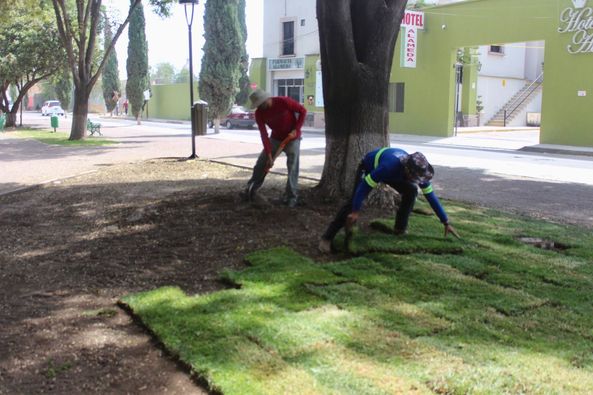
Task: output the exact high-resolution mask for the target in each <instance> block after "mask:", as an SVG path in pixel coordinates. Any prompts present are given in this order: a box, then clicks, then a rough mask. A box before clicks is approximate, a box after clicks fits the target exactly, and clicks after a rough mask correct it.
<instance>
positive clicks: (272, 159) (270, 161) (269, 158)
mask: <svg viewBox="0 0 593 395" xmlns="http://www.w3.org/2000/svg"><path fill="white" fill-rule="evenodd" d="M266 167H267V168H268V169H271V168H272V167H274V158H273V157H272V154H268V163H266Z"/></svg>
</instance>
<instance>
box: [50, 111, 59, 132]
mask: <svg viewBox="0 0 593 395" xmlns="http://www.w3.org/2000/svg"><path fill="white" fill-rule="evenodd" d="M50 120H51V127H52V128H54V132H55V131H56V128H57V127H58V126H59V122H58V116H57V115H56V114H53V115H52V116H51V118H50Z"/></svg>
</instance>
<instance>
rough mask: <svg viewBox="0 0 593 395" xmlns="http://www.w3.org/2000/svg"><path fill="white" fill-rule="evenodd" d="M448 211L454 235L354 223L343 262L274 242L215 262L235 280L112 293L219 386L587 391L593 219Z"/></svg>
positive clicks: (423, 226)
mask: <svg viewBox="0 0 593 395" xmlns="http://www.w3.org/2000/svg"><path fill="white" fill-rule="evenodd" d="M447 208H448V211H449V213H450V214H451V217H452V218H453V219H454V225H455V226H456V228H457V230H458V231H459V232H460V234H461V236H462V240H453V239H443V238H442V233H441V232H442V226H441V225H440V224H439V223H438V220H437V219H436V218H435V217H434V216H432V217H431V216H422V215H413V216H412V218H411V220H410V234H409V235H406V236H403V237H397V238H396V237H395V236H392V235H388V234H386V233H384V232H377V231H371V230H368V229H365V230H360V231H358V232H356V233H355V234H354V236H353V238H352V242H351V245H350V252H351V253H353V254H355V255H356V257H352V258H351V259H347V260H343V261H340V262H334V263H325V264H320V263H316V262H313V261H311V260H309V259H308V258H306V257H303V256H301V255H299V254H298V253H296V252H294V251H292V250H290V249H287V248H275V249H271V250H268V251H260V252H257V253H254V254H252V255H249V256H248V257H247V260H248V262H249V263H250V266H249V267H248V268H247V269H245V270H243V271H239V272H225V273H224V274H223V276H224V277H225V279H226V280H229V281H232V282H233V283H235V284H238V285H240V288H238V289H229V290H225V291H221V292H216V293H213V294H207V295H199V296H187V295H186V294H185V293H184V292H183V291H182V290H180V289H178V288H175V287H166V288H161V289H157V290H153V291H149V292H145V293H140V294H135V295H128V296H126V297H125V298H123V299H122V302H123V303H125V304H127V306H128V307H129V308H130V309H131V310H132V311H133V312H134V314H136V315H137V316H138V317H139V318H140V319H141V320H142V322H143V323H144V324H145V325H146V326H147V327H149V328H150V330H151V331H152V332H153V333H154V334H155V335H156V336H157V337H158V338H159V340H160V341H162V343H163V344H164V346H165V347H166V348H167V349H168V350H170V351H171V353H173V354H174V355H177V356H178V357H179V358H180V359H181V360H182V361H184V362H185V363H187V364H188V365H189V366H191V368H192V369H193V370H194V371H195V372H196V373H197V374H198V375H200V376H201V377H203V378H204V379H205V380H207V382H208V383H209V385H210V386H211V388H212V389H215V390H218V391H221V392H223V393H225V394H342V393H346V394H393V393H439V394H465V393H477V394H503V393H513V394H514V393H518V394H519V393H520V394H524V393H525V394H560V393H565V394H591V393H592V391H593V248H592V247H591V246H592V245H593V236H591V234H590V232H587V231H584V230H583V229H578V228H574V227H565V226H560V225H555V224H549V223H545V222H541V221H534V220H523V219H521V218H518V217H516V216H509V215H505V214H500V213H498V212H495V211H491V210H483V209H476V208H472V207H466V206H463V205H455V204H453V203H450V202H448V204H447ZM380 222H383V225H379V226H378V227H379V228H382V229H384V230H385V229H390V228H391V227H392V226H393V220H391V222H389V221H387V222H385V221H380ZM525 236H529V237H532V238H542V239H545V240H552V241H555V242H558V243H561V244H562V245H563V246H565V247H568V248H566V249H563V250H557V251H556V250H543V249H540V248H537V247H534V246H532V245H528V244H525V243H523V242H521V241H520V240H519V239H520V237H525ZM335 244H336V247H337V248H338V249H341V248H343V240H336V243H335Z"/></svg>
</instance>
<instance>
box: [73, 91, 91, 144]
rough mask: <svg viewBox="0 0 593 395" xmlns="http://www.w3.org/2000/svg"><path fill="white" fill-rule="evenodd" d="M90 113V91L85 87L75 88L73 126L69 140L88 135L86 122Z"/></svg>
mask: <svg viewBox="0 0 593 395" xmlns="http://www.w3.org/2000/svg"><path fill="white" fill-rule="evenodd" d="M88 113H89V92H88V91H87V90H86V89H84V87H75V88H74V108H73V109H72V128H71V129H70V138H69V140H80V139H83V138H84V137H86V122H87V117H88Z"/></svg>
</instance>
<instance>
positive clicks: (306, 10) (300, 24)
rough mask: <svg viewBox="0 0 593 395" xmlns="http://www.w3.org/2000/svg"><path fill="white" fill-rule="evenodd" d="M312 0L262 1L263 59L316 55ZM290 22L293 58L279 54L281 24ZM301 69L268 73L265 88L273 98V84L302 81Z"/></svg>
mask: <svg viewBox="0 0 593 395" xmlns="http://www.w3.org/2000/svg"><path fill="white" fill-rule="evenodd" d="M315 3H316V0H264V20H263V23H264V29H263V37H264V42H263V56H264V57H265V58H266V59H275V58H304V57H305V56H306V55H309V54H319V28H318V26H317V17H316V4H315ZM287 21H293V22H294V55H282V40H283V34H282V33H283V32H282V26H283V25H282V23H283V22H287ZM304 78H305V70H304V69H286V70H272V71H270V70H268V73H267V76H266V86H267V87H268V92H270V93H271V94H273V95H276V94H279V93H278V92H276V91H275V89H274V87H276V83H275V81H277V80H279V79H301V80H302V79H304Z"/></svg>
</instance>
